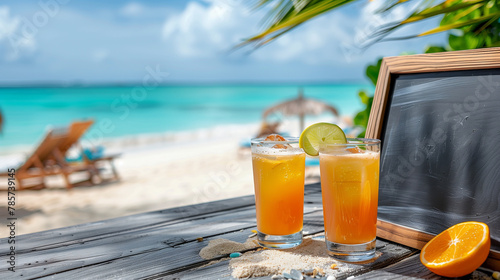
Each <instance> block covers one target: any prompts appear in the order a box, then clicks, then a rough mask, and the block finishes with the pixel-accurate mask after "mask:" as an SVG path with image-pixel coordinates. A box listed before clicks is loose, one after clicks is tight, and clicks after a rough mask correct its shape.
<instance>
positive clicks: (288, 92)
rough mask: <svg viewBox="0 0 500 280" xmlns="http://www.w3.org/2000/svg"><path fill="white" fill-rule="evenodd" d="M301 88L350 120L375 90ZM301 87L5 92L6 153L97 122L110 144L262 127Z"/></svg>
mask: <svg viewBox="0 0 500 280" xmlns="http://www.w3.org/2000/svg"><path fill="white" fill-rule="evenodd" d="M300 88H302V89H303V91H304V96H305V97H306V98H314V99H318V100H321V101H324V102H325V103H328V104H330V105H332V106H334V107H335V108H337V110H338V112H339V114H340V115H341V116H350V117H352V116H354V115H355V114H356V113H357V112H358V111H360V110H362V109H363V104H362V103H361V101H360V100H359V97H358V91H359V90H362V89H363V90H367V91H368V92H373V90H374V87H373V86H371V85H370V84H368V83H352V84H344V83H342V84H317V85H301V86H300ZM298 89H299V86H296V85H283V84H280V85H270V84H263V85H254V84H245V85H168V86H158V87H151V88H148V87H143V86H130V85H126V86H95V87H3V88H0V100H1V101H0V110H1V113H2V115H3V121H4V124H3V132H2V134H1V135H0V151H2V150H6V149H8V148H9V147H12V146H26V145H35V144H36V143H37V142H38V141H39V140H40V139H41V138H42V137H43V135H44V134H45V132H46V130H47V128H48V127H62V126H67V125H68V124H70V123H71V122H72V121H75V120H83V119H93V120H94V121H96V124H94V126H92V128H91V129H90V130H89V132H88V133H90V134H92V133H96V130H98V129H99V127H98V125H97V123H99V124H102V123H105V124H106V127H108V129H106V131H105V133H104V134H103V137H104V138H117V137H128V136H133V135H140V134H155V133H165V132H181V131H191V130H197V129H205V128H212V127H219V126H224V125H238V124H252V123H257V122H260V121H261V120H262V117H261V115H262V113H263V111H264V110H265V109H266V108H269V107H271V106H273V105H276V104H278V103H280V102H283V101H285V100H288V99H293V98H296V97H297V94H298ZM101 130H102V129H101ZM101 132H102V131H101Z"/></svg>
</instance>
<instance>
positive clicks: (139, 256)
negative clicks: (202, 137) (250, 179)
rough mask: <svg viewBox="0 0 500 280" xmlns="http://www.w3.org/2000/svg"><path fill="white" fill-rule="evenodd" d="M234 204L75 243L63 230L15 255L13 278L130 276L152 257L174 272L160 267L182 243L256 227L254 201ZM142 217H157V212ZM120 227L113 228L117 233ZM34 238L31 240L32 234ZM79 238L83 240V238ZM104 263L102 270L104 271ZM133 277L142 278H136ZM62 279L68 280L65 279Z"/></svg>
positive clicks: (314, 203) (313, 191)
mask: <svg viewBox="0 0 500 280" xmlns="http://www.w3.org/2000/svg"><path fill="white" fill-rule="evenodd" d="M307 190H308V191H307V193H308V194H307V195H306V201H307V202H306V205H305V212H306V216H307V215H308V214H307V213H314V212H316V213H319V214H317V215H319V216H318V217H317V219H316V221H315V226H316V227H318V228H319V229H318V230H322V226H323V224H322V215H321V207H318V206H320V203H321V196H320V193H317V192H318V190H319V188H314V186H313V187H312V188H308V189H307ZM234 200H236V201H237V202H236V203H234V202H230V203H227V204H226V205H232V206H233V207H231V208H229V209H225V210H223V211H218V212H212V213H210V214H203V213H202V212H200V211H199V209H201V208H197V209H196V211H198V212H197V213H198V214H197V216H196V217H195V218H194V217H193V216H190V217H186V218H184V219H178V218H176V217H175V215H173V217H172V215H171V216H170V217H169V218H171V219H173V220H171V222H163V223H161V224H158V223H157V220H155V223H153V224H147V223H143V226H142V227H136V226H134V227H133V229H125V230H124V231H123V232H120V231H118V230H115V231H109V233H108V234H97V235H92V233H91V232H90V233H89V232H85V234H80V235H79V236H77V237H78V239H75V237H74V235H75V234H77V233H78V232H74V230H75V229H76V228H78V227H71V228H69V229H68V228H66V229H63V230H66V231H68V230H72V232H74V233H72V235H73V236H72V238H67V239H65V240H64V241H63V242H57V241H56V242H54V241H52V242H51V243H49V242H47V240H46V239H42V241H43V242H39V243H38V244H40V243H41V245H38V247H32V248H24V250H21V251H20V252H18V261H20V262H21V263H20V265H19V266H18V267H17V271H18V273H16V275H18V276H21V275H22V276H21V277H29V278H34V277H43V276H49V275H52V276H53V275H57V273H60V272H62V271H70V270H73V269H76V270H78V271H79V272H78V273H79V274H81V275H80V277H82V276H85V275H87V271H88V269H87V268H88V267H89V266H92V267H97V268H98V269H96V271H95V274H89V275H94V276H96V275H100V274H99V273H102V272H103V270H111V271H113V269H116V270H123V271H130V270H131V265H133V264H134V263H136V262H137V260H140V262H141V263H142V261H143V259H144V258H152V260H151V261H153V263H154V262H156V261H157V260H158V259H161V260H162V263H161V265H159V266H158V267H159V268H161V270H160V272H161V271H165V270H167V269H169V267H170V269H176V267H175V264H176V263H175V262H174V263H172V265H168V266H167V267H165V263H164V262H165V259H167V260H168V259H169V257H171V256H172V255H175V254H178V253H177V252H179V250H177V249H175V248H176V247H178V246H180V245H183V244H189V243H194V242H195V240H196V238H197V237H205V238H207V237H210V236H219V235H223V234H228V233H234V232H239V231H240V230H244V229H248V228H254V227H255V207H254V206H253V197H252V205H250V206H243V207H238V203H242V202H243V203H245V200H240V198H238V199H234ZM238 201H239V202H238ZM318 204H319V205H318ZM209 208H210V207H209ZM219 208H220V207H219ZM210 209H212V210H213V209H217V207H211V208H210ZM172 210H173V211H172ZM176 210H178V209H171V210H170V213H172V212H173V213H183V214H185V213H186V212H185V211H180V212H179V211H176ZM181 210H183V209H181ZM196 211H195V212H196ZM159 212H161V211H159ZM167 212H168V211H167ZM191 212H193V211H191ZM146 214H153V215H158V212H150V213H146ZM134 216H135V217H134ZM134 216H129V217H125V218H127V219H130V218H137V217H138V216H144V214H141V215H134ZM116 220H117V219H114V220H112V222H115V221H116ZM138 221H140V220H138ZM106 222H107V221H105V222H102V223H104V225H101V226H105V224H106ZM93 224H94V225H92V226H95V224H97V223H93ZM118 224H119V227H121V226H123V223H121V222H120V223H118ZM92 226H91V228H92ZM119 227H117V229H118V228H119ZM87 230H88V229H87ZM55 232H57V230H55ZM70 232H71V231H70ZM245 234H246V236H247V235H248V233H245ZM34 235H35V237H36V234H34ZM26 236H29V235H26ZM63 236H65V235H63ZM70 236H71V235H70ZM82 236H87V237H83V238H82ZM231 240H234V239H231ZM49 241H50V240H49ZM19 243H21V242H19ZM199 249H201V248H197V250H198V251H199ZM157 251H160V252H157ZM155 253H158V254H155ZM196 255H197V252H196ZM115 260H122V261H125V262H126V263H128V264H127V265H123V264H119V266H114V265H112V264H113V263H115ZM181 260H182V261H183V262H184V263H180V264H179V265H181V266H182V265H190V263H189V262H192V255H189V254H188V255H186V257H185V258H181ZM103 264H106V265H105V266H103ZM6 265H7V264H3V263H0V277H3V276H12V274H5V275H3V273H2V272H1V271H6V270H4V269H3V267H2V266H4V267H5V268H6ZM79 268H84V269H79ZM123 268H125V269H123ZM146 270H147V271H145V272H141V273H145V274H143V276H144V275H148V274H147V273H148V271H149V269H148V267H146ZM139 271H140V270H139ZM9 273H11V272H9ZM136 276H137V277H142V276H139V275H136ZM80 277H79V278H80ZM109 277H112V275H109ZM61 278H65V279H67V278H66V276H64V277H61Z"/></svg>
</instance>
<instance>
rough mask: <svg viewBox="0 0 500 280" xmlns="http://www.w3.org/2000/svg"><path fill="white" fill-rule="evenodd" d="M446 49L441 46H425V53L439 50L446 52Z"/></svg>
mask: <svg viewBox="0 0 500 280" xmlns="http://www.w3.org/2000/svg"><path fill="white" fill-rule="evenodd" d="M445 51H446V49H445V48H443V47H441V46H428V47H427V48H425V51H424V53H438V52H445Z"/></svg>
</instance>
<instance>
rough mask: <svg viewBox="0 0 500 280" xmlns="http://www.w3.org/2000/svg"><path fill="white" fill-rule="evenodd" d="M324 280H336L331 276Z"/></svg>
mask: <svg viewBox="0 0 500 280" xmlns="http://www.w3.org/2000/svg"><path fill="white" fill-rule="evenodd" d="M326 280H337V278H335V276H333V275H330V276H328V277H326Z"/></svg>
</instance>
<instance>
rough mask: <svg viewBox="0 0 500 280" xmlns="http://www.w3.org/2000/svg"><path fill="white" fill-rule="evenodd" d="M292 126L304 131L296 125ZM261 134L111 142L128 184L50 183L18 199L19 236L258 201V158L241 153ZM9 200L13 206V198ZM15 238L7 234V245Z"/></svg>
mask: <svg viewBox="0 0 500 280" xmlns="http://www.w3.org/2000/svg"><path fill="white" fill-rule="evenodd" d="M287 126H288V127H289V128H291V127H295V128H297V127H298V126H297V124H296V123H289V124H287ZM258 127H259V124H252V125H237V126H236V125H235V126H224V127H215V128H212V129H206V130H198V131H193V132H182V133H175V134H168V135H169V136H168V137H167V136H165V135H147V136H141V137H135V138H130V137H129V138H121V139H111V140H107V141H106V142H104V143H103V144H104V145H105V146H106V148H107V151H108V152H120V153H121V156H120V157H119V158H117V159H116V160H115V166H116V168H117V170H118V173H119V175H120V180H119V181H118V182H112V183H107V184H102V185H96V186H89V187H87V186H85V187H83V186H82V187H75V188H73V189H70V190H67V189H65V188H64V187H63V182H62V179H61V178H59V179H54V180H52V181H50V182H49V183H50V184H49V185H50V188H49V189H44V190H38V191H36V190H27V191H17V193H16V212H17V215H18V232H17V234H18V235H20V234H26V233H31V232H37V231H43V230H49V229H54V228H59V227H65V226H71V225H76V224H81V223H88V222H93V221H99V220H104V219H110V218H116V217H120V216H125V215H131V214H136V213H141V212H147V211H154V210H160V209H166V208H172V207H177V206H184V205H190V204H195V203H201V202H208V201H214V200H219V199H224V198H231V197H237V196H242V195H251V194H253V179H252V163H251V155H250V150H249V149H246V150H245V149H241V148H240V142H241V141H242V140H243V139H249V138H250V137H251V136H252V135H254V134H255V132H256V131H258ZM291 130H293V129H291ZM289 131H290V130H289ZM297 133H298V132H297ZM16 153H19V151H16ZM13 156H14V155H13V154H7V155H5V154H4V155H3V156H2V157H0V161H3V162H2V163H3V165H4V164H5V163H6V161H7V160H8V159H11V158H12V157H13ZM306 177H307V179H306V181H307V182H308V183H310V182H316V181H319V169H318V168H317V167H312V168H308V170H307V171H306ZM5 181H6V180H5ZM0 185H2V186H3V185H4V182H1V183H0ZM3 196H4V199H5V201H6V192H5V191H3ZM4 212H7V211H6V209H5V211H4ZM0 215H4V216H5V215H6V213H5V214H0ZM7 234H8V232H7V228H6V227H2V228H1V229H0V237H5V236H7Z"/></svg>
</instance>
